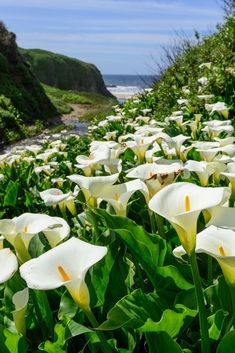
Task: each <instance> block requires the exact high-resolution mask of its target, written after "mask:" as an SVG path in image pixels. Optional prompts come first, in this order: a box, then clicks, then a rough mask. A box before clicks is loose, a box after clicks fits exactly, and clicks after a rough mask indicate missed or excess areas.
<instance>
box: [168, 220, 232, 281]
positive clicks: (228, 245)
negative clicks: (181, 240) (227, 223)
mask: <svg viewBox="0 0 235 353" xmlns="http://www.w3.org/2000/svg"><path fill="white" fill-rule="evenodd" d="M195 251H196V253H205V254H207V255H209V256H212V257H214V258H215V259H216V260H217V261H218V263H219V265H220V267H221V269H222V271H223V274H224V277H225V280H226V282H227V283H228V285H230V286H235V232H234V230H231V229H224V228H218V227H215V226H210V227H208V228H206V229H204V230H203V231H202V232H200V233H198V234H197V240H196V248H195ZM185 253H186V252H185V249H184V248H183V247H182V246H179V247H177V248H176V249H174V251H173V254H174V255H175V256H176V257H181V256H182V255H184V254H185Z"/></svg>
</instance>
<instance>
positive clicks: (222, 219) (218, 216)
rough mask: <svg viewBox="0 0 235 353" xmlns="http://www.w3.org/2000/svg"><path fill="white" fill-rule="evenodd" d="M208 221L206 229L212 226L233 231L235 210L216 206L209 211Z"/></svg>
mask: <svg viewBox="0 0 235 353" xmlns="http://www.w3.org/2000/svg"><path fill="white" fill-rule="evenodd" d="M208 211H209V214H210V220H209V222H208V223H207V227H209V226H211V225H213V226H216V227H221V228H229V229H233V230H235V208H234V207H223V206H216V207H213V208H210V209H209V210H208Z"/></svg>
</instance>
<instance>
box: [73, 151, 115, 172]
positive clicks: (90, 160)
mask: <svg viewBox="0 0 235 353" xmlns="http://www.w3.org/2000/svg"><path fill="white" fill-rule="evenodd" d="M108 157H109V148H108V147H106V148H103V149H102V150H101V149H97V150H94V151H93V152H92V153H91V154H90V156H89V157H88V156H84V155H81V156H77V157H76V161H77V163H78V164H76V165H75V167H77V168H79V169H82V170H83V171H84V174H85V176H91V175H92V174H93V172H94V171H95V170H97V169H98V168H99V162H100V161H102V160H103V159H107V158H108Z"/></svg>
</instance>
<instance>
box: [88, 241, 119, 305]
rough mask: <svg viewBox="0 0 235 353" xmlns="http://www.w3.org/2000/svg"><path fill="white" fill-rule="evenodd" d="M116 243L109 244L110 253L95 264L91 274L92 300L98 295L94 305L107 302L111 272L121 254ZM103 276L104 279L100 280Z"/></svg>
mask: <svg viewBox="0 0 235 353" xmlns="http://www.w3.org/2000/svg"><path fill="white" fill-rule="evenodd" d="M118 250H119V249H118V247H117V244H116V243H112V244H110V246H109V250H108V253H107V254H106V256H105V257H104V259H103V261H101V262H99V263H97V264H96V265H95V266H93V270H92V276H91V286H89V289H90V295H91V301H92V299H93V297H96V302H95V303H94V305H95V306H96V307H98V306H103V304H104V302H105V295H106V290H107V288H108V285H109V282H110V280H111V278H110V274H111V271H112V268H113V266H114V263H115V260H116V256H117V254H118V255H119V256H120V255H121V254H120V252H119V251H118ZM101 278H102V281H101V280H100V279H101Z"/></svg>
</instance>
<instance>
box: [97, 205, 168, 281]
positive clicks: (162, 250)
mask: <svg viewBox="0 0 235 353" xmlns="http://www.w3.org/2000/svg"><path fill="white" fill-rule="evenodd" d="M94 212H95V213H96V214H98V215H100V217H102V218H103V220H104V221H105V223H106V225H107V227H108V228H110V229H112V230H113V231H115V233H117V234H118V235H119V237H120V238H121V239H122V241H123V242H124V243H125V245H126V246H127V247H128V249H129V250H130V251H131V252H132V253H133V255H134V256H135V257H136V260H137V261H138V262H139V263H140V264H141V266H142V267H143V269H144V270H145V272H146V274H147V275H148V277H149V279H150V280H151V282H152V283H153V285H154V286H157V274H156V271H157V267H158V266H161V265H162V264H163V262H164V257H165V254H166V251H167V247H166V244H165V241H164V240H163V239H161V238H160V237H159V236H157V235H154V236H153V235H152V234H149V233H147V232H146V231H145V230H144V228H143V227H141V226H139V225H137V224H136V223H135V222H134V221H131V220H130V219H128V218H126V217H119V216H113V215H110V214H108V213H107V212H106V211H104V210H100V209H99V210H98V209H96V210H95V211H94Z"/></svg>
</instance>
